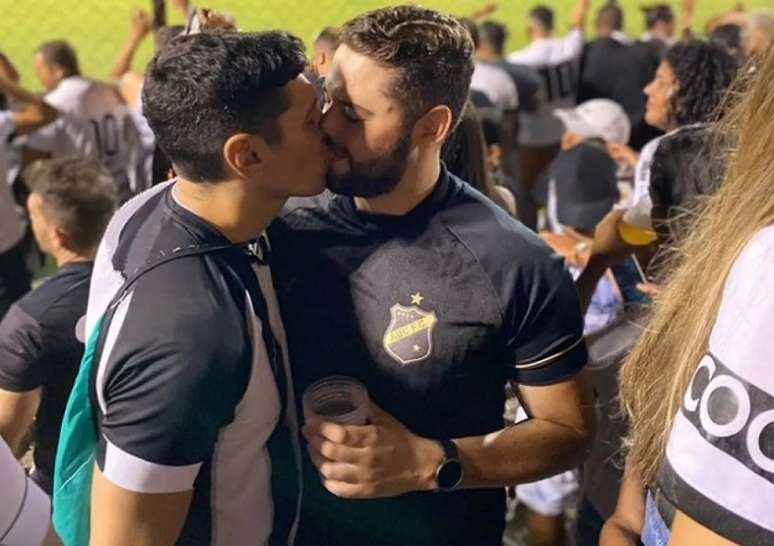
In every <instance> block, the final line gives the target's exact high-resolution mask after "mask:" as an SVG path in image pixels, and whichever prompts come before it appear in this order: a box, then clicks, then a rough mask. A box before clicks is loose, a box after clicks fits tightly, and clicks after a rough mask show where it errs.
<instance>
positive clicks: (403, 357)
mask: <svg viewBox="0 0 774 546" xmlns="http://www.w3.org/2000/svg"><path fill="white" fill-rule="evenodd" d="M423 299H424V298H423V297H422V295H421V294H419V293H416V294H414V295H412V296H411V303H412V304H414V305H411V306H408V307H407V306H405V305H401V304H399V303H396V304H395V305H393V306H392V307H391V308H390V324H389V325H388V326H387V331H386V332H385V333H384V340H383V345H384V350H385V351H387V354H388V355H390V356H391V357H392V358H394V359H395V360H397V361H398V362H399V363H400V364H402V365H404V366H405V365H407V364H413V363H415V362H420V361H422V360H424V359H426V358H427V357H429V356H430V355H431V354H432V353H433V328H435V325H436V324H437V323H438V318H437V317H436V315H435V312H433V311H423V310H422V309H420V307H419V305H420V304H421V303H422V300H423Z"/></svg>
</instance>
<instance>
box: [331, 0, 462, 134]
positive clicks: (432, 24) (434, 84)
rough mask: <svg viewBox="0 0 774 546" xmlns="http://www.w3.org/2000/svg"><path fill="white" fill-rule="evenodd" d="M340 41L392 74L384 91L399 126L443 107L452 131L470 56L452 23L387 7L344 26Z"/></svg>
mask: <svg viewBox="0 0 774 546" xmlns="http://www.w3.org/2000/svg"><path fill="white" fill-rule="evenodd" d="M341 41H342V43H343V44H346V45H347V46H348V47H350V48H352V49H353V50H354V51H357V52H358V53H361V54H363V55H366V56H367V57H369V58H371V59H374V60H376V61H378V62H380V63H382V64H384V65H386V66H389V67H392V68H395V69H397V71H398V77H397V78H396V80H395V82H394V85H393V86H392V89H391V90H390V91H391V93H392V95H393V96H394V97H395V98H397V99H398V100H399V101H400V103H401V106H402V108H403V115H404V121H405V122H411V123H413V122H415V121H416V120H417V119H418V118H419V117H421V116H422V115H424V114H425V113H426V112H427V111H428V110H430V109H431V108H433V107H435V106H438V105H446V106H448V107H449V109H450V110H451V112H452V124H453V126H456V124H457V122H458V121H459V119H460V116H461V114H462V110H463V108H464V107H465V102H466V101H467V99H468V94H469V91H470V79H471V77H472V75H473V53H474V46H473V41H472V39H471V37H470V33H469V32H468V31H467V30H466V29H465V27H464V26H463V24H462V23H461V22H460V21H459V20H458V19H457V18H455V17H453V16H451V15H445V14H442V13H439V12H437V11H433V10H430V9H425V8H420V7H416V6H396V7H389V8H384V9H379V10H376V11H371V12H368V13H365V14H363V15H360V16H359V17H356V18H355V19H353V20H351V21H349V22H348V23H347V24H346V25H344V28H343V30H342V36H341Z"/></svg>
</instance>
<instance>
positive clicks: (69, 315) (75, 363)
mask: <svg viewBox="0 0 774 546" xmlns="http://www.w3.org/2000/svg"><path fill="white" fill-rule="evenodd" d="M27 171H28V172H27V173H25V180H26V181H27V183H28V184H29V186H30V191H31V193H30V196H29V199H28V201H27V208H28V209H29V213H30V219H31V221H32V230H33V232H34V233H35V239H36V240H37V242H38V245H39V246H40V249H41V250H42V251H43V252H45V253H47V254H49V255H50V256H51V257H52V258H53V259H54V260H55V262H56V266H57V269H58V270H57V271H56V273H55V274H53V275H52V276H51V277H49V278H48V279H46V281H45V282H44V283H43V284H42V285H40V286H38V287H37V288H36V289H35V290H33V291H32V292H30V293H29V294H27V295H25V296H24V297H23V298H21V299H20V300H19V301H17V302H16V303H15V304H14V305H13V306H12V307H11V309H10V311H9V312H8V314H7V315H6V316H5V318H4V319H3V320H2V322H0V436H2V437H3V439H4V440H5V441H6V442H7V443H8V444H9V445H10V446H11V448H12V449H13V450H14V451H15V452H16V454H17V456H21V455H23V454H24V453H25V451H26V450H27V447H28V444H29V441H32V442H34V444H35V447H34V461H35V470H34V472H33V473H32V477H33V479H34V480H35V482H36V483H37V484H38V485H39V486H40V487H41V488H42V489H43V491H45V492H46V493H48V494H49V495H50V494H51V493H52V486H53V481H54V458H55V456H56V448H57V444H58V440H59V429H60V427H61V424H62V417H63V416H64V411H65V406H66V404H67V399H68V397H69V396H70V389H71V388H72V385H73V382H74V381H75V376H76V374H77V373H78V368H79V365H80V362H81V357H82V356H83V350H84V335H83V334H84V331H83V329H84V321H83V320H82V319H83V317H84V316H85V315H86V303H87V300H88V296H89V284H90V280H91V270H92V265H93V261H94V255H95V254H96V252H97V245H98V244H99V241H100V239H101V238H102V233H103V231H104V230H105V227H106V226H107V223H108V221H109V220H110V217H111V216H112V215H113V212H114V211H115V208H116V204H117V197H116V189H115V184H114V182H113V180H112V179H111V177H110V174H109V173H108V171H107V170H106V169H105V167H103V166H102V165H100V164H99V163H98V162H97V161H96V160H94V159H86V158H65V159H56V160H43V161H41V162H39V163H35V164H33V165H31V166H30V167H29V168H28V169H27Z"/></svg>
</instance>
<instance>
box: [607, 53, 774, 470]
mask: <svg viewBox="0 0 774 546" xmlns="http://www.w3.org/2000/svg"><path fill="white" fill-rule="evenodd" d="M756 61H757V62H756V68H755V69H754V70H752V69H750V70H746V71H745V72H744V75H743V76H741V77H740V78H739V81H738V82H737V84H736V85H735V86H734V89H733V91H732V94H731V97H732V99H731V100H734V104H733V106H732V108H731V110H730V111H729V113H728V114H727V115H726V116H725V118H724V119H723V120H722V121H721V122H720V127H719V134H721V135H723V143H724V147H725V148H726V153H727V156H728V159H727V170H726V175H725V179H724V182H723V184H722V185H721V187H720V189H719V190H718V191H717V192H716V193H715V194H714V195H713V196H712V197H711V198H710V199H709V200H708V201H707V203H706V205H705V206H704V208H703V209H702V210H701V211H700V212H699V214H698V216H697V218H696V222H695V224H694V227H693V229H692V230H691V233H690V235H689V236H688V238H687V239H686V241H685V243H684V245H683V247H682V248H681V249H680V250H679V252H678V254H677V255H676V256H675V257H674V260H675V261H674V262H673V264H674V269H673V270H672V271H673V272H672V273H671V274H670V275H669V278H668V281H667V283H666V289H665V291H664V293H663V294H662V295H661V296H660V297H659V298H658V299H657V301H656V302H655V303H654V307H653V315H652V318H651V321H650V324H649V326H648V329H647V331H646V332H645V334H644V335H643V337H642V338H641V339H640V340H639V342H638V343H637V345H636V346H635V348H634V350H633V351H632V353H631V355H630V356H629V358H628V359H627V361H626V363H625V364H624V366H623V369H622V370H621V377H620V394H621V405H622V409H623V411H624V413H625V414H626V415H627V417H628V418H629V422H630V425H631V429H630V433H629V438H628V441H627V444H628V447H629V458H628V460H627V461H628V465H629V468H630V470H632V471H633V473H634V474H635V475H637V476H638V477H639V478H640V480H641V481H642V482H643V483H645V484H648V485H650V484H652V483H653V482H654V481H655V478H656V474H657V472H658V469H659V467H660V465H661V463H662V461H663V459H664V455H665V450H666V445H667V440H668V438H669V434H670V432H671V429H672V423H673V421H674V418H675V416H676V414H677V412H678V411H679V410H680V406H681V403H682V399H683V395H684V394H685V391H686V390H687V389H688V386H689V385H690V382H691V379H692V377H693V375H694V373H695V371H696V368H697V366H698V363H699V361H700V360H701V358H702V356H703V355H704V354H705V353H706V352H707V351H708V343H709V336H710V332H711V331H712V327H713V325H714V323H715V320H716V318H717V314H718V309H719V307H720V302H721V299H722V297H723V290H724V287H725V282H726V278H727V276H728V274H729V271H730V270H731V268H732V266H733V264H734V262H735V261H736V259H737V257H738V256H739V254H740V253H741V252H742V250H743V249H744V247H745V245H747V243H748V242H749V241H750V239H751V237H752V236H753V235H754V234H755V233H756V232H758V231H759V230H761V229H763V228H764V227H766V226H769V225H772V224H774V92H772V88H771V82H772V81H774V46H771V47H769V49H768V51H767V52H766V53H765V54H763V55H761V57H759V58H758V59H757V60H756Z"/></svg>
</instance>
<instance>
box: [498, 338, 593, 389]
mask: <svg viewBox="0 0 774 546" xmlns="http://www.w3.org/2000/svg"><path fill="white" fill-rule="evenodd" d="M588 358H589V355H588V351H587V350H586V340H585V338H583V337H579V338H578V339H576V340H575V341H573V342H572V343H571V344H570V345H568V346H566V347H564V348H562V349H559V350H557V351H555V352H553V353H552V354H549V355H547V356H544V357H540V358H536V359H534V360H527V361H522V362H517V363H515V364H513V365H512V366H510V367H509V369H508V377H509V378H510V379H512V380H514V381H516V382H518V383H521V384H523V385H534V386H541V385H552V384H554V383H560V382H562V381H564V380H566V379H568V378H570V377H572V376H573V375H575V374H577V373H578V372H580V371H581V370H582V369H583V367H584V366H585V365H586V362H587V361H588Z"/></svg>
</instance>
